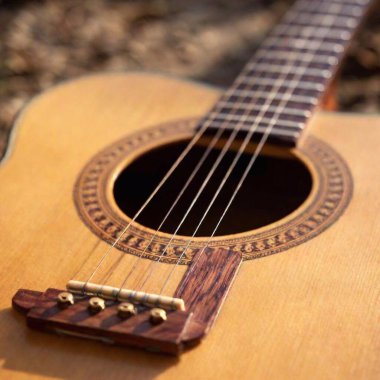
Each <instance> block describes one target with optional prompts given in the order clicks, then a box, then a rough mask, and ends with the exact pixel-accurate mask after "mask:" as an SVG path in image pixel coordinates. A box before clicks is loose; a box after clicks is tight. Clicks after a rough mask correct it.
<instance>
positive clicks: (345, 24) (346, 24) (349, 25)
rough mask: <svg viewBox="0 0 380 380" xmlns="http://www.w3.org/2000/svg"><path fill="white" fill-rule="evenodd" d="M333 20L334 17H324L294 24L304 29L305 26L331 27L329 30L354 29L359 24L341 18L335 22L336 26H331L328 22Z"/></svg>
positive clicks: (352, 19) (355, 21)
mask: <svg viewBox="0 0 380 380" xmlns="http://www.w3.org/2000/svg"><path fill="white" fill-rule="evenodd" d="M331 18H334V16H324V17H323V16H321V17H318V16H314V17H313V19H312V20H302V21H300V22H295V23H294V24H295V25H298V26H300V27H303V26H317V27H318V26H319V27H321V26H326V27H329V29H337V28H346V29H354V28H355V27H356V26H357V24H358V21H357V20H356V19H354V18H346V17H343V18H340V19H339V20H334V21H335V24H332V25H330V24H329V23H328V22H327V21H329V19H331ZM312 21H318V22H316V23H314V22H312ZM319 21H320V22H319Z"/></svg>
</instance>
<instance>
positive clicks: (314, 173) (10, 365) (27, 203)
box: [0, 0, 380, 380]
mask: <svg viewBox="0 0 380 380" xmlns="http://www.w3.org/2000/svg"><path fill="white" fill-rule="evenodd" d="M369 5H370V1H369V0H320V1H312V0H298V1H297V2H296V3H295V4H294V5H293V6H292V7H291V8H290V10H289V11H288V13H287V14H286V15H285V17H284V19H283V20H282V22H281V23H279V24H278V25H277V26H276V27H275V28H274V30H273V31H272V32H271V33H270V35H269V36H268V37H267V38H266V39H265V41H264V42H263V44H262V46H261V47H260V48H259V49H258V51H257V52H256V54H255V55H254V57H253V58H252V59H251V60H250V61H249V62H248V63H247V65H246V66H245V68H244V69H243V71H242V72H241V74H240V75H239V76H238V77H237V79H236V80H235V81H234V83H233V84H232V85H231V87H230V88H229V89H227V90H226V91H220V90H218V89H213V88H210V87H206V86H202V85H199V84H196V83H191V82H188V81H183V80H178V79H174V78H168V77H166V76H164V75H157V74H147V73H141V74H138V73H130V74H128V73H109V74H99V75H93V76H88V77H84V78H80V79H77V80H73V81H69V82H65V83H63V84H61V85H59V86H57V87H54V88H52V89H51V90H49V91H47V92H45V93H43V94H42V95H40V96H38V97H37V98H35V99H34V100H32V101H31V102H30V103H29V105H28V106H27V107H26V108H25V109H24V110H23V112H22V113H21V114H20V115H19V117H18V118H17V120H16V123H15V127H14V131H13V135H12V137H13V138H12V140H11V142H10V144H9V147H8V151H7V154H6V156H5V158H4V159H3V161H2V163H1V168H0V182H1V187H0V205H1V206H0V207H1V231H0V241H1V251H2V272H1V273H2V275H1V288H2V292H1V296H0V300H1V306H2V312H1V319H0V321H1V358H2V367H3V368H2V372H1V377H2V378H7V379H9V378H17V379H18V378H28V379H29V378H35V377H39V376H41V377H44V378H47V377H49V378H78V379H81V378H83V379H84V378H86V379H87V378H96V379H98V378H107V379H118V378H120V379H121V378H123V379H125V378H129V377H131V378H153V377H154V378H156V377H160V378H161V376H162V377H165V378H186V379H210V378H225V377H229V378H233V379H235V378H236V379H242V378H247V379H254V378H255V379H256V378H257V379H267V378H270V379H285V378H286V379H288V378H289V379H294V378H304V379H338V378H339V379H359V378H360V379H367V380H368V379H375V378H379V377H378V376H379V375H380V360H379V359H380V339H379V336H380V329H379V325H380V324H379V321H380V319H379V317H380V307H379V306H380V305H379V278H380V266H379V254H380V250H379V246H380V244H379V243H380V241H379V229H378V228H379V215H380V203H379V197H378V191H379V188H380V178H379V160H378V149H379V146H380V118H379V117H378V116H375V115H367V116H364V115H363V116H360V115H350V114H347V115H345V114H339V113H334V112H328V111H326V108H325V109H324V110H322V109H323V105H324V104H326V102H327V99H328V97H330V98H331V88H332V87H331V85H332V80H333V78H334V76H335V74H336V72H337V70H338V68H339V64H340V63H341V61H342V58H343V55H344V53H345V51H346V48H347V45H348V43H349V41H350V40H351V38H352V35H353V33H354V32H355V30H357V27H358V24H359V23H360V21H361V20H362V19H363V17H364V14H365V13H367V12H368V9H369ZM317 109H318V111H316V110H317ZM306 127H307V131H306ZM256 259H258V260H256ZM11 300H12V306H13V309H14V310H15V311H14V310H11V309H10V304H11ZM18 312H19V313H18ZM24 319H26V323H27V325H28V326H29V327H30V328H31V330H29V329H25V328H24V327H23V320H24ZM34 330H41V331H43V332H48V333H54V334H44V333H41V332H39V331H34ZM206 335H208V337H207V339H205V340H204V341H203V339H204V338H205V337H206ZM75 338H83V339H75ZM96 341H100V342H103V343H106V344H108V345H102V344H98V342H96ZM201 341H203V342H202V344H200V342H201ZM120 346H125V347H120ZM144 351H145V352H144ZM146 351H149V352H151V353H148V352H146ZM156 353H160V354H169V355H156ZM182 353H183V355H182V356H180V354H182Z"/></svg>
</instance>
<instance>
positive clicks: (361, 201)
mask: <svg viewBox="0 0 380 380" xmlns="http://www.w3.org/2000/svg"><path fill="white" fill-rule="evenodd" d="M218 96H219V91H218V90H216V89H213V88H209V87H206V86H202V85H199V84H194V83H191V82H188V81H181V80H176V79H173V78H167V77H164V76H159V75H152V74H105V75H96V76H90V77H86V78H83V79H79V80H76V81H70V82H67V83H65V84H62V85H60V86H58V87H55V88H53V89H51V90H49V91H47V92H45V93H44V94H42V95H41V96H39V97H37V98H36V99H34V100H33V101H32V102H31V103H30V104H29V105H28V106H27V107H26V109H25V110H24V111H23V112H22V113H21V114H20V116H19V117H18V119H17V121H16V123H15V128H14V131H13V134H12V139H11V141H10V143H9V147H8V151H7V154H6V157H5V158H4V159H3V162H2V164H1V166H0V183H1V186H0V215H1V230H0V246H1V258H2V264H1V277H0V284H1V292H0V303H1V313H0V331H1V332H0V358H1V359H0V360H1V365H2V368H1V372H0V377H1V378H3V379H39V378H41V379H45V378H72V379H90V378H96V379H129V378H130V379H140V378H141V379H142V378H144V379H150V378H157V379H167V380H168V379H180V378H183V379H218V378H232V379H338V378H339V379H355V380H357V379H366V380H369V379H376V378H378V376H379V371H380V340H379V336H380V324H379V320H380V308H379V295H380V294H379V290H380V288H379V278H380V265H379V254H380V251H379V246H380V244H379V243H380V238H379V231H378V230H376V228H378V226H379V222H380V220H379V215H380V198H379V194H378V190H379V189H380V176H379V164H380V162H379V158H378V147H379V146H380V117H379V116H376V115H367V116H364V115H363V116H361V115H357V114H350V115H348V114H347V115H345V114H340V113H329V112H319V113H317V115H316V116H315V117H314V118H313V120H312V122H311V125H310V128H309V131H310V132H308V134H310V136H311V137H310V138H316V139H318V141H319V142H320V143H321V144H328V146H329V147H330V148H331V149H333V150H334V152H337V155H338V156H339V157H340V159H341V160H342V161H343V162H344V163H345V165H346V166H347V168H348V169H349V172H350V174H347V173H346V174H345V175H346V177H345V178H346V182H345V184H346V185H345V186H348V187H349V188H346V189H344V191H345V192H346V195H345V197H346V198H345V200H344V202H345V205H344V207H343V206H342V210H341V212H339V217H338V216H337V217H336V220H334V223H332V222H331V223H329V224H328V225H326V226H325V227H323V228H321V230H320V231H319V232H318V234H315V236H310V238H309V239H305V241H303V242H302V244H292V245H290V246H289V247H288V248H286V249H282V250H281V251H282V252H281V253H278V254H273V255H267V256H266V257H262V258H258V259H257V260H246V261H244V262H243V263H242V266H241V268H240V270H239V273H238V275H237V277H236V279H235V281H234V284H233V286H232V287H231V289H230V291H229V294H228V297H227V298H226V301H225V303H224V306H223V308H222V310H221V312H220V315H219V316H218V318H217V320H216V322H215V326H214V328H213V329H212V330H211V332H210V334H209V336H208V337H207V339H206V340H205V341H204V342H203V343H202V344H201V345H200V346H198V347H197V348H195V349H192V350H190V351H188V352H186V353H185V354H184V355H183V356H181V358H173V357H169V356H163V355H153V354H150V353H146V352H144V351H139V350H132V349H129V348H121V347H115V346H106V345H102V344H99V343H97V342H91V341H87V340H81V339H74V338H69V337H57V336H54V335H53V334H42V333H40V332H35V331H33V330H29V329H26V328H25V326H24V323H23V317H22V316H21V315H18V314H17V313H16V312H15V311H13V310H12V309H11V299H12V296H13V295H14V294H15V293H16V291H17V290H18V289H19V288H30V289H37V290H41V291H44V290H45V289H47V288H49V287H52V286H54V287H56V288H59V289H64V287H65V283H66V282H67V279H68V278H72V276H73V274H74V273H75V272H76V271H78V270H79V269H80V266H81V264H82V263H83V261H84V260H85V258H86V257H87V256H88V254H89V253H90V252H92V251H93V250H94V249H96V250H97V251H98V252H102V251H104V250H106V249H107V247H108V244H107V243H106V242H105V241H103V240H101V239H99V236H98V235H97V233H94V230H92V229H91V228H89V223H90V222H89V221H86V220H84V219H85V217H84V216H83V215H81V214H80V212H79V213H78V207H76V205H75V197H76V195H75V192H74V199H73V191H74V190H73V189H74V186H75V183H76V181H77V180H78V176H79V175H80V173H81V172H82V171H83V168H84V167H85V166H86V165H87V164H88V162H90V161H91V160H92V159H93V157H94V156H96V155H97V154H98V153H99V152H101V151H102V150H103V149H105V148H106V147H107V146H111V145H112V144H114V143H115V141H118V140H120V139H124V138H126V137H128V136H132V135H134V134H136V133H141V131H144V130H145V129H146V128H150V127H154V126H158V125H166V124H167V123H171V122H173V121H176V120H187V119H193V118H197V117H200V116H201V115H203V114H204V113H205V112H207V110H208V109H209V108H210V107H211V106H212V105H213V104H214V102H215V101H216V100H217V98H218ZM173 133H174V134H173V135H170V133H167V134H166V135H165V137H163V139H164V140H165V139H166V140H167V141H171V139H176V138H177V136H176V134H175V132H173ZM181 133H182V132H181ZM151 144H152V146H153V145H154V144H155V143H154V141H152V143H151ZM148 145H149V141H148ZM146 146H147V145H146ZM146 146H145V148H144V149H148V148H146ZM330 148H329V149H330ZM139 149H140V148H138V147H137V148H136V149H135V150H134V151H133V153H131V155H130V159H132V158H133V157H136V155H138V154H139ZM301 149H302V143H301ZM313 178H314V180H315V181H318V178H317V176H314V177H313ZM131 185H132V186H138V183H135V184H131ZM313 186H314V188H315V186H317V184H315V183H313ZM305 202H306V203H305V204H307V202H308V200H306V201H305ZM344 202H343V203H344ZM305 207H306V206H305V205H304V204H303V205H302V206H301V207H299V208H298V209H296V210H295V211H294V212H293V213H292V217H297V214H301V213H302V212H303V211H304V208H305ZM277 223H280V224H281V223H282V222H281V221H279V222H277ZM274 226H276V223H274V224H273V223H272V224H271V225H270V226H265V227H262V228H260V229H259V231H250V232H249V234H250V235H252V236H254V235H255V234H256V233H262V232H265V231H268V230H270V229H271V228H273V227H274ZM327 227H329V228H327ZM239 236H240V235H239ZM228 238H229V239H230V238H231V236H229V237H228ZM243 238H245V237H244V236H243ZM133 257H134V256H133V255H126V262H125V265H126V266H128V265H130V263H131V260H132V259H133ZM98 258H99V256H98ZM143 261H144V263H149V262H150V260H143ZM95 262H96V260H95V258H94V263H95ZM156 267H157V274H156V276H157V278H159V277H160V276H162V275H163V274H164V273H166V272H167V270H168V268H169V267H171V265H170V264H168V263H159V264H157V265H156ZM185 269H186V265H181V266H179V267H178V270H177V271H176V276H177V277H178V279H179V278H180V276H182V275H183V273H184V272H185ZM141 270H143V269H141Z"/></svg>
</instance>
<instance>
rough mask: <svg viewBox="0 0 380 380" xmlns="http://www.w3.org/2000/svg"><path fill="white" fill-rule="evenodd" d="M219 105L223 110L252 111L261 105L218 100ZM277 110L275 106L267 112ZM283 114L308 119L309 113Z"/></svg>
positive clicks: (258, 108)
mask: <svg viewBox="0 0 380 380" xmlns="http://www.w3.org/2000/svg"><path fill="white" fill-rule="evenodd" d="M218 103H219V105H220V106H221V107H223V108H227V107H230V108H233V107H237V108H238V109H251V110H252V111H260V110H261V105H259V104H244V103H236V102H233V103H232V102H229V101H228V100H219V102H218ZM277 110H278V107H277V106H272V107H269V108H268V111H269V112H276V111H277ZM284 114H288V115H291V116H299V117H309V116H310V114H311V112H310V111H309V110H304V109H302V108H298V109H297V108H290V109H286V110H285V111H284Z"/></svg>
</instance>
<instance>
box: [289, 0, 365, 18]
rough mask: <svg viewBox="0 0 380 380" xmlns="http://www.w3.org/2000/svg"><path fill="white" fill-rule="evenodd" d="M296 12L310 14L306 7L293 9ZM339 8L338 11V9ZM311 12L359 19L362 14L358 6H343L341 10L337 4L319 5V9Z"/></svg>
mask: <svg viewBox="0 0 380 380" xmlns="http://www.w3.org/2000/svg"><path fill="white" fill-rule="evenodd" d="M295 8H296V9H297V10H298V11H300V12H305V11H306V12H310V11H309V9H308V6H307V5H305V6H303V7H302V6H301V4H300V5H298V6H296V7H295ZM326 8H327V9H329V11H328V12H326ZM339 8H340V9H339ZM313 12H316V13H317V14H320V13H322V14H328V15H332V16H333V15H342V16H348V17H350V16H351V17H360V16H361V14H362V13H363V8H362V7H360V6H359V5H344V6H343V8H342V7H339V5H338V4H335V7H334V4H331V3H330V2H329V3H323V2H321V4H320V5H319V8H318V9H317V10H315V11H313Z"/></svg>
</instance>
